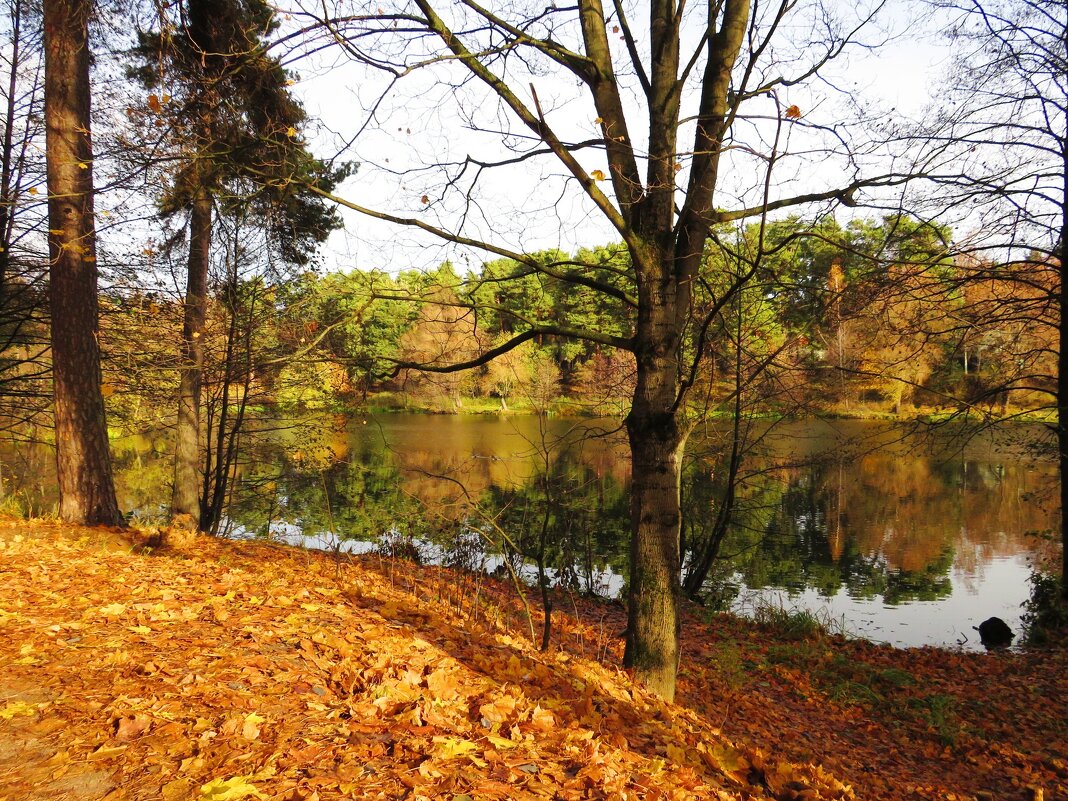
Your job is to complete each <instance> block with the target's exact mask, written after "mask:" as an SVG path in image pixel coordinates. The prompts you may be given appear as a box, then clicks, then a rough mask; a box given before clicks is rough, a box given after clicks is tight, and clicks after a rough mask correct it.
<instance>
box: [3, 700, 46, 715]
mask: <svg viewBox="0 0 1068 801" xmlns="http://www.w3.org/2000/svg"><path fill="white" fill-rule="evenodd" d="M36 713H37V707H35V706H33V705H32V704H27V703H26V702H25V701H11V702H10V703H9V704H8V705H7V706H5V707H4V708H3V709H0V718H3V719H4V720H11V718H13V717H15V716H16V715H34V714H36Z"/></svg>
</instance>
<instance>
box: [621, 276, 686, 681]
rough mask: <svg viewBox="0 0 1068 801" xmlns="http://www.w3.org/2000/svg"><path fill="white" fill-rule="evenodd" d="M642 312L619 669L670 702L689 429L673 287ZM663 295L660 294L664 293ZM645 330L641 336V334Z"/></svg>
mask: <svg viewBox="0 0 1068 801" xmlns="http://www.w3.org/2000/svg"><path fill="white" fill-rule="evenodd" d="M660 290H661V291H660V292H650V293H649V294H650V296H653V295H657V297H655V298H652V297H650V302H649V303H648V304H647V305H645V306H644V308H642V309H640V310H639V320H638V328H639V334H638V336H637V337H635V339H636V341H638V342H641V343H648V347H646V348H643V349H642V350H641V352H639V353H637V354H636V356H637V363H638V373H637V385H636V387H635V390H634V399H633V402H632V405H631V411H630V414H629V415H627V420H626V424H627V436H628V439H629V441H630V451H631V503H630V514H631V549H630V586H629V597H628V605H627V606H628V610H627V611H628V621H627V645H626V654H625V655H624V664H626V666H627V667H632V668H634V674H635V679H636V680H637V681H638V682H639V683H640V684H643V685H644V686H645V687H647V688H648V689H649V690H650V691H652V692H654V693H656V694H657V695H659V696H660V697H662V698H664V699H665V700H668V701H671V700H673V699H674V697H675V679H676V675H677V673H678V667H679V630H680V618H679V602H680V600H681V594H682V583H681V575H680V573H681V570H682V557H681V541H680V538H681V534H682V504H681V498H680V493H681V476H682V453H683V448H684V447H685V444H686V434H687V431H686V430H685V429H684V428H683V426H682V425H680V412H679V409H678V408H677V407H676V398H677V397H678V388H679V383H678V382H679V365H678V343H679V338H678V333H677V330H676V329H675V326H674V325H673V322H674V313H673V312H672V311H669V309H671V308H672V304H671V303H670V302H669V297H670V293H671V288H670V287H661V288H660ZM661 293H662V294H661ZM643 329H644V330H643Z"/></svg>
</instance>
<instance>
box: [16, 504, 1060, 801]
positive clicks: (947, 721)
mask: <svg viewBox="0 0 1068 801" xmlns="http://www.w3.org/2000/svg"><path fill="white" fill-rule="evenodd" d="M126 536H127V535H124V534H120V533H117V532H106V531H101V530H90V529H72V528H69V527H63V526H59V525H56V524H50V523H41V522H30V523H27V522H22V521H14V520H9V521H0V573H2V580H0V798H5V799H6V798H11V799H60V798H64V799H72V800H73V801H81V799H100V798H108V799H115V800H117V799H125V798H129V799H164V801H172V800H173V801H178V800H179V799H182V800H184V799H216V801H223V800H224V799H242V798H263V799H293V800H294V801H296V800H298V799H308V800H309V801H310V800H311V799H316V798H318V799H323V800H324V801H325V800H326V799H335V798H361V799H362V798H387V799H393V798H409V799H420V798H435V799H437V798H441V799H450V801H468V800H469V799H498V798H500V799H511V798H515V799H528V798H550V799H565V800H570V799H584V798H613V799H623V798H633V799H690V798H693V799H716V798H720V799H762V798H777V799H821V798H824V799H832V798H833V799H852V798H858V799H869V798H870V799H877V798H886V799H906V798H938V799H953V798H958V799H971V798H979V799H987V798H989V799H1017V798H1019V799H1031V798H1035V797H1036V796H1037V795H1038V794H1039V792H1043V793H1044V794H1045V798H1047V799H1051V798H1063V797H1066V794H1068V763H1066V760H1068V756H1066V749H1065V743H1066V741H1068V737H1066V729H1068V715H1066V712H1068V710H1066V709H1065V706H1066V703H1068V701H1066V693H1065V689H1066V684H1068V678H1066V675H1068V674H1066V671H1065V668H1066V667H1068V664H1066V662H1068V660H1066V659H1065V657H1064V655H1063V654H1061V653H1052V654H1042V655H1018V654H1001V655H986V654H976V655H971V654H957V653H947V652H940V651H934V650H916V651H895V650H892V649H888V648H879V647H875V646H870V645H866V644H863V643H847V642H843V641H838V640H831V639H827V638H817V639H801V640H789V639H784V637H783V635H782V633H781V632H780V633H778V634H776V633H774V632H768V631H762V630H759V629H758V628H755V627H753V626H752V625H750V624H745V623H743V622H741V621H737V620H734V619H732V618H729V617H715V618H712V619H709V620H702V619H701V618H700V617H699V616H696V615H695V616H694V617H692V618H691V619H689V620H688V622H687V625H686V634H685V642H684V648H685V654H686V656H685V665H684V668H683V672H682V675H681V685H680V697H679V703H678V704H677V705H667V704H663V703H661V702H659V701H658V700H656V699H653V698H650V697H649V696H647V695H646V694H644V693H643V692H642V691H640V690H636V689H635V688H634V687H633V686H632V685H631V683H630V681H629V679H628V677H627V676H626V674H624V673H622V672H620V671H619V670H617V669H616V668H615V665H617V664H618V657H619V649H620V645H621V643H620V640H619V637H618V635H619V633H620V630H621V629H622V623H623V612H622V609H621V608H619V607H618V606H615V605H610V604H595V603H588V602H582V601H577V600H576V601H572V600H570V599H567V598H560V599H558V608H559V609H561V610H563V609H564V608H565V607H566V612H564V611H562V612H561V613H560V614H557V615H556V618H557V619H556V621H555V626H554V631H553V635H554V639H553V648H552V649H551V650H550V651H549V652H548V653H546V654H542V653H539V652H538V651H537V650H536V649H534V648H533V647H532V646H531V645H530V639H531V638H530V629H529V625H528V623H527V621H526V618H525V616H524V614H523V607H522V604H521V603H519V602H518V601H517V600H516V596H515V593H514V591H512V590H510V589H509V588H508V587H507V586H505V585H504V584H498V583H496V582H492V581H489V580H486V579H476V578H475V577H472V576H463V575H460V574H456V573H450V572H448V571H445V570H440V569H436V568H420V567H416V566H413V565H410V564H408V563H404V562H391V561H389V560H383V559H380V558H377V557H366V558H365V559H364V560H363V561H361V562H350V561H347V560H344V559H342V561H340V562H338V561H335V560H334V559H333V558H331V557H330V556H329V555H325V554H317V553H308V552H304V551H299V550H295V549H289V548H284V547H280V546H272V545H269V544H264V543H233V542H223V541H215V540H211V539H208V538H203V537H198V538H191V540H190V541H188V542H184V543H182V544H175V545H172V546H170V547H168V548H166V549H163V550H160V551H157V552H156V553H145V552H144V551H143V549H140V548H137V547H131V544H130V542H129V541H127V539H126ZM531 603H532V604H533V600H532V601H531ZM537 622H538V621H537V620H535V623H537Z"/></svg>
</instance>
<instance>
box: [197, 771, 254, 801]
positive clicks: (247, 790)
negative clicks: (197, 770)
mask: <svg viewBox="0 0 1068 801" xmlns="http://www.w3.org/2000/svg"><path fill="white" fill-rule="evenodd" d="M249 796H254V797H255V798H265V797H266V796H264V795H263V793H261V792H260V791H259V790H257V789H256V787H255V786H254V785H252V784H251V783H249V780H248V776H234V777H232V778H230V779H212V780H211V781H210V782H208V783H207V784H202V785H201V786H200V797H201V798H206V799H209V800H210V801H237V800H238V799H241V798H248V797H249Z"/></svg>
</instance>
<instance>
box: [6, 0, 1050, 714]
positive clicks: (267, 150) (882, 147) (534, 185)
mask: <svg viewBox="0 0 1068 801" xmlns="http://www.w3.org/2000/svg"><path fill="white" fill-rule="evenodd" d="M916 14H917V15H919V16H920V17H922V19H923V20H925V23H926V24H929V25H930V26H932V27H934V28H936V29H937V30H939V31H940V32H941V34H942V35H943V37H944V44H945V46H946V48H947V52H952V56H947V62H946V63H947V64H949V67H948V69H947V70H946V72H945V74H944V75H943V76H942V77H941V78H940V81H941V82H940V83H939V84H938V85H937V86H932V87H931V91H930V98H929V100H928V102H927V103H926V105H924V106H923V108H922V111H920V112H918V113H916V114H915V115H914V116H915V119H913V118H911V117H909V116H906V115H905V114H904V113H903V112H898V111H897V110H896V109H895V108H894V107H891V106H888V105H884V104H883V99H882V98H880V97H878V96H875V95H874V94H872V95H869V94H866V93H865V91H863V90H862V89H861V88H855V89H850V88H849V78H850V76H851V72H850V70H851V69H853V68H855V67H851V66H850V65H851V63H860V62H861V61H862V60H863V58H864V57H866V56H867V55H868V54H871V53H877V52H878V51H879V50H880V49H889V50H892V49H893V48H894V47H895V46H896V45H897V44H898V40H899V39H901V38H902V37H905V36H906V34H907V31H908V24H907V22H905V21H903V20H902V19H901V18H900V17H899V16H898V15H899V12H898V11H896V10H895V9H894V8H891V7H890V5H889V4H884V3H877V2H876V3H870V4H861V5H859V6H849V7H846V5H845V4H841V5H839V4H824V3H821V2H810V3H809V2H806V3H792V2H786V1H785V0H783V2H781V3H775V4H772V5H770V6H767V7H764V6H762V5H759V4H751V3H750V2H749V0H721V1H720V2H710V3H708V4H706V5H705V6H704V7H702V8H697V7H690V6H688V5H687V4H685V3H681V4H676V3H672V2H659V0H657V2H650V3H648V4H635V5H634V6H633V7H632V6H631V4H628V3H624V2H616V3H613V4H612V5H611V7H605V6H603V5H602V4H601V3H600V2H596V1H595V0H589V1H587V0H582V2H580V3H578V4H577V6H576V7H573V8H572V7H567V8H563V7H556V6H549V7H547V8H545V9H541V8H534V7H533V6H531V7H527V6H526V5H525V4H523V3H516V4H509V5H508V7H507V8H503V9H501V10H494V9H490V8H485V7H483V6H481V5H479V4H478V3H475V2H468V1H467V0H463V2H456V3H451V4H442V5H441V7H435V5H434V4H432V3H431V2H430V0H415V1H414V2H412V3H399V4H397V5H395V6H394V5H390V4H384V5H383V6H377V5H374V4H371V5H369V6H366V7H365V6H363V5H362V4H359V3H338V4H337V5H336V7H334V6H332V5H331V4H324V5H323V6H321V7H319V6H313V5H310V4H309V5H307V6H304V5H301V4H297V5H295V6H293V7H292V8H281V7H278V8H276V7H274V6H271V5H268V4H266V3H264V2H260V0H242V1H240V2H239V1H238V0H213V1H211V2H209V1H208V0H183V2H177V3H172V4H157V5H147V4H146V5H141V4H136V3H134V4H130V5H124V6H118V5H116V6H111V5H107V4H99V5H94V4H91V3H89V2H87V0H43V3H42V4H40V5H39V4H38V3H36V2H34V1H33V0H3V9H2V15H3V16H2V21H0V25H2V28H3V31H4V45H3V48H2V50H0V56H2V60H0V61H2V63H0V67H2V70H3V80H2V81H0V84H2V87H3V88H2V89H0V93H2V97H3V100H4V103H3V106H2V108H0V115H2V116H3V141H2V145H0V159H2V163H0V168H2V169H0V338H2V339H0V421H2V429H3V434H4V437H5V439H6V440H8V442H9V443H11V444H12V445H13V446H14V447H23V446H28V445H29V444H30V443H42V442H43V443H46V444H49V445H50V446H53V447H54V449H55V454H56V465H57V482H58V495H59V503H58V508H57V514H58V516H59V518H60V519H62V520H63V521H66V522H68V523H73V524H88V525H110V526H122V525H124V524H125V523H126V518H125V514H124V512H126V511H129V510H122V509H120V508H119V504H118V501H117V499H116V495H115V490H114V481H113V475H112V462H113V455H112V453H111V446H110V444H109V443H110V441H111V439H113V438H114V437H116V436H118V435H120V434H130V433H145V432H163V434H162V436H163V437H164V439H165V440H166V442H167V443H168V448H169V450H170V454H171V459H172V465H173V480H172V481H171V489H170V497H169V498H161V499H159V504H160V505H161V506H165V507H166V509H167V516H168V519H170V520H174V521H177V524H179V526H191V527H193V528H196V529H199V530H201V531H205V532H216V531H218V529H219V525H220V521H222V520H223V519H224V518H225V517H226V515H227V509H228V504H230V503H231V501H232V488H233V482H234V480H235V476H236V475H237V472H238V470H239V467H240V465H241V464H242V463H243V462H244V461H247V460H248V459H249V458H251V457H250V456H249V454H250V452H251V451H250V448H251V447H252V446H251V444H250V443H251V440H252V437H253V435H254V434H255V433H256V432H263V431H266V430H268V429H270V428H272V427H281V426H285V425H287V421H290V420H292V419H294V418H295V417H299V416H300V415H304V414H306V413H308V412H326V413H331V414H337V415H341V416H346V417H351V416H352V415H354V414H357V413H360V412H362V411H366V410H376V411H388V410H393V411H403V410H411V411H427V412H439V413H461V412H494V413H502V414H506V413H516V412H524V413H533V414H537V415H542V416H546V417H572V416H583V415H584V416H589V417H597V418H610V419H611V418H614V419H616V420H618V421H620V423H619V424H620V425H621V426H622V428H623V430H624V431H625V435H626V440H627V448H628V458H629V474H630V475H629V481H630V484H629V489H628V498H627V500H626V506H627V510H628V515H629V553H628V555H627V560H626V572H627V580H626V601H627V609H628V617H627V622H626V629H625V631H626V637H625V642H626V647H625V654H624V657H623V659H624V662H625V664H626V665H627V666H628V668H630V669H632V670H633V671H634V675H635V678H636V680H637V681H638V683H639V684H642V685H644V686H645V687H646V688H648V689H649V690H650V691H652V692H653V693H655V694H658V695H659V696H661V697H663V698H664V699H666V700H671V699H672V698H673V697H674V694H675V686H676V677H677V674H678V670H679V664H680V658H681V657H680V651H679V642H680V640H679V637H680V629H681V620H682V617H681V616H682V612H681V610H682V608H683V606H682V605H683V598H684V597H687V596H689V597H693V596H694V595H695V594H696V593H697V591H698V590H699V589H700V588H701V586H702V584H703V581H704V578H705V576H707V575H708V572H709V571H710V570H711V569H712V564H713V562H714V561H715V560H716V558H717V556H718V550H719V546H720V544H721V542H722V536H723V532H724V531H725V530H726V528H727V527H728V526H729V525H730V523H731V519H732V515H733V514H735V513H736V512H738V511H739V506H738V497H737V496H738V495H739V492H738V483H737V481H738V477H739V476H740V475H742V473H743V472H744V468H745V465H746V459H747V447H749V440H748V439H747V436H748V434H747V433H746V432H748V431H749V428H748V422H751V421H753V420H755V419H763V418H768V419H784V418H800V417H806V416H812V415H818V416H824V417H827V416H836V417H885V418H889V419H893V420H902V419H921V420H924V421H927V422H929V423H931V424H935V423H938V424H945V423H947V421H952V422H954V423H956V424H960V425H969V426H991V425H1009V424H1011V423H1012V422H1013V421H1014V420H1030V421H1038V422H1041V423H1045V424H1047V426H1048V430H1049V431H1050V432H1051V434H1052V444H1049V445H1047V448H1048V449H1050V450H1051V452H1052V453H1055V457H1056V459H1057V460H1058V465H1059V470H1060V473H1061V475H1062V476H1064V475H1065V474H1068V389H1066V387H1068V326H1066V325H1065V324H1064V322H1063V319H1062V312H1061V309H1062V307H1063V306H1064V303H1065V298H1066V295H1065V292H1066V291H1068V290H1066V289H1065V286H1064V284H1063V282H1062V280H1061V275H1060V272H1061V265H1062V264H1063V260H1064V253H1065V248H1066V244H1065V243H1066V236H1068V234H1066V233H1065V231H1066V230H1068V225H1066V220H1068V201H1066V194H1065V192H1066V181H1068V179H1066V178H1065V175H1066V173H1065V165H1066V164H1068V157H1066V155H1065V154H1066V152H1068V151H1066V149H1065V140H1066V133H1065V120H1066V119H1068V105H1066V98H1068V86H1066V84H1065V75H1066V74H1068V70H1066V69H1065V66H1066V65H1065V56H1066V54H1065V52H1064V48H1063V41H1064V36H1065V31H1066V30H1068V21H1066V19H1065V9H1064V7H1063V6H1062V5H1059V4H1055V3H1047V2H1044V0H989V1H988V0H961V2H950V3H933V4H931V5H929V6H926V7H923V8H919V7H918V10H917V11H916ZM799 31H801V33H800V34H799V33H798V32H799ZM851 59H852V60H853V62H851ZM317 72H319V73H321V75H319V76H317V75H316V73H317ZM323 76H329V77H330V81H333V83H330V82H327V83H325V84H324V83H322V82H321V81H320V82H319V83H316V79H317V78H323ZM324 86H325V87H326V88H325V89H324ZM854 86H856V84H854ZM342 88H343V91H344V93H345V97H346V98H347V99H346V101H345V102H344V103H341V102H337V100H336V98H335V100H334V102H333V103H329V104H327V106H325V107H323V106H317V111H316V112H315V113H313V112H312V111H310V110H309V109H310V108H311V105H312V103H313V102H314V100H315V98H316V97H317V95H316V92H320V93H321V92H323V91H326V92H329V93H333V94H334V95H338V96H340V94H341V92H342ZM413 131H414V133H413ZM375 226H378V228H376V227H375ZM376 230H383V231H387V232H388V233H385V234H382V235H380V238H379V239H377V240H372V239H369V240H368V241H369V242H371V241H373V244H368V245H366V246H362V247H360V248H356V252H358V257H346V256H345V255H344V248H339V246H338V243H339V242H342V241H344V242H350V243H351V241H352V240H353V238H356V239H358V238H359V237H360V236H362V232H364V231H368V232H373V231H376ZM357 232H360V233H357ZM368 236H369V237H370V236H372V234H368ZM352 252H353V251H352V250H350V251H349V253H350V254H351V253H352ZM710 420H719V421H726V424H727V427H726V431H728V432H733V433H728V435H727V436H726V439H725V440H724V444H723V446H722V447H723V448H724V452H725V453H726V455H727V457H728V461H727V464H728V467H727V475H726V478H725V480H724V481H723V482H722V483H721V489H720V490H719V491H720V493H721V495H720V496H719V497H716V498H714V499H709V500H708V504H707V509H706V512H705V514H706V515H710V518H709V526H708V532H709V533H708V535H707V537H706V538H705V539H704V540H700V541H699V540H696V539H694V538H693V535H692V530H691V529H687V523H686V520H687V519H689V518H688V515H687V512H686V506H685V497H684V493H683V492H681V491H680V487H681V486H682V485H683V484H684V483H685V469H684V462H685V453H686V448H687V444H688V441H689V440H690V438H691V434H692V433H693V432H694V431H695V430H697V429H698V427H699V426H701V425H702V424H704V423H705V422H707V421H710ZM1065 499H1068V481H1065V480H1063V479H1062V480H1061V482H1060V500H1061V503H1060V507H1061V508H1063V506H1064V501H1065ZM1065 531H1068V524H1066V523H1064V522H1062V523H1061V532H1060V535H1061V538H1062V539H1063V532H1065ZM688 532H689V533H688ZM543 542H544V541H543ZM542 550H543V551H544V547H543V548H542ZM1063 558H1064V559H1068V555H1065V556H1064V557H1063ZM1064 564H1068V562H1065V563H1062V565H1061V566H1060V570H1058V571H1055V572H1059V573H1061V574H1062V575H1063V573H1064ZM1060 587H1061V589H1060V591H1061V592H1062V593H1064V592H1066V591H1068V585H1066V584H1065V583H1064V582H1063V581H1062V582H1061V585H1060ZM542 590H543V592H544V591H545V588H544V585H543V587H542ZM545 607H546V611H548V608H549V604H548V601H547V600H546V603H545ZM546 631H548V624H547V623H546Z"/></svg>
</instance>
